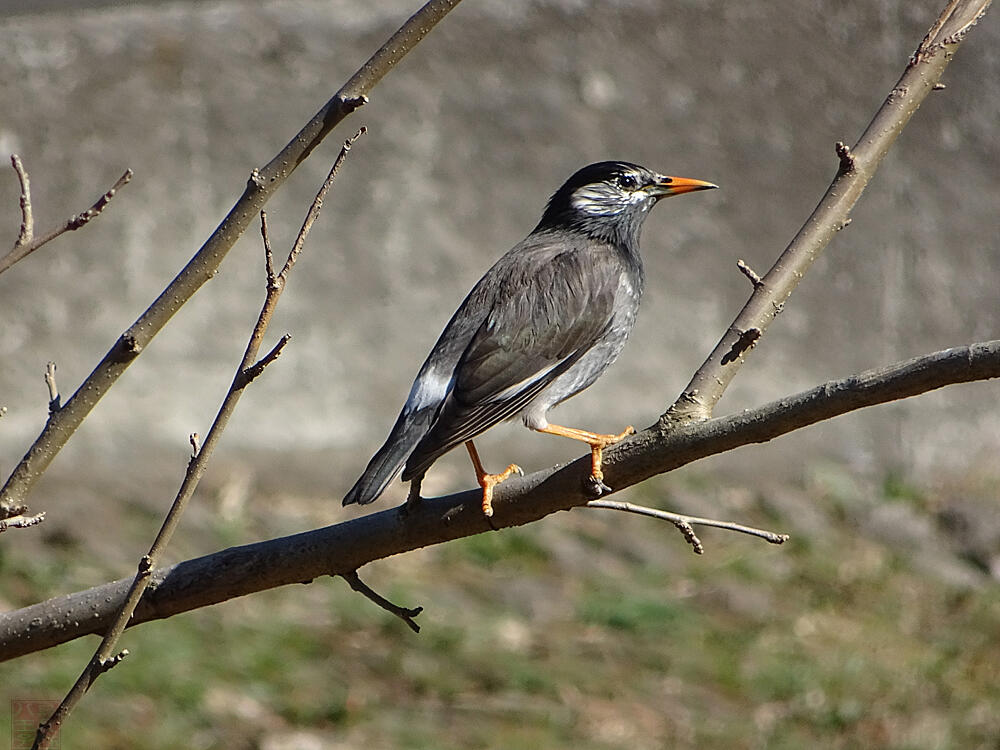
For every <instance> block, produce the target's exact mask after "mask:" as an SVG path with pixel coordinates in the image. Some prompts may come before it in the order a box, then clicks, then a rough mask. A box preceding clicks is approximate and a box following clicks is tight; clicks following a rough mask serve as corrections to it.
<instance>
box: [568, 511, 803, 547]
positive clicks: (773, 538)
mask: <svg viewBox="0 0 1000 750" xmlns="http://www.w3.org/2000/svg"><path fill="white" fill-rule="evenodd" d="M587 507H588V508H606V509H608V510H620V511H623V512H625V513H636V514H638V515H640V516H649V517H650V518H659V519H660V520H661V521H669V522H670V523H672V524H673V525H674V526H676V527H677V528H678V529H680V531H681V533H683V534H684V536H685V538H686V539H687V540H688V543H690V544H691V546H692V547H694V551H695V553H697V554H699V555H700V554H702V553H703V552H704V551H705V548H704V547H702V546H701V542H700V541H699V540H698V537H696V536H694V530H693V529H691V527H692V526H712V527H713V528H716V529H726V530H727V531H737V532H739V533H741V534H749V535H750V536H755V537H758V538H760V539H763V540H764V541H766V542H770V543H771V544H784V543H785V542H787V541H788V538H789V537H788V534H775V533H774V532H773V531H767V530H765V529H757V528H754V527H753V526H744V525H743V524H740V523H733V522H732V521H717V520H715V519H713V518H701V517H700V516H687V515H682V514H680V513H671V512H670V511H666V510H659V509H657V508H647V507H646V506H645V505H636V504H634V503H625V502H620V501H618V500H591V501H590V502H588V503H587ZM689 534H690V537H689V536H688V535H689Z"/></svg>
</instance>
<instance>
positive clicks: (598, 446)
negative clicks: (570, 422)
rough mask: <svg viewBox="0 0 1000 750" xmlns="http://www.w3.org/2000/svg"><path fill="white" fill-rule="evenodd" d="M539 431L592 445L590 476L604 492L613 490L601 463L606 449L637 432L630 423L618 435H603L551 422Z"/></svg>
mask: <svg viewBox="0 0 1000 750" xmlns="http://www.w3.org/2000/svg"><path fill="white" fill-rule="evenodd" d="M539 432H547V433H548V434H550V435H559V436H560V437H568V438H570V439H572V440H579V441H581V442H583V443H586V444H587V445H589V446H590V478H591V480H592V481H593V483H594V484H595V485H596V486H597V487H599V488H600V489H601V491H602V492H611V488H610V487H608V486H607V485H606V484H604V471H603V470H602V468H601V464H602V462H603V460H604V449H605V448H607V447H608V446H609V445H614V444H615V443H619V442H621V441H622V440H624V439H625V438H627V437H628V436H629V435H632V434H634V433H635V428H634V427H632V425H629V426H628V427H626V428H625V429H624V430H622V431H621V432H620V433H619V434H617V435H602V434H600V433H598V432H590V431H589V430H578V429H577V428H576V427H563V426H562V425H558V424H550V425H548V426H546V427H544V428H542V429H541V430H539Z"/></svg>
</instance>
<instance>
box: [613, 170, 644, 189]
mask: <svg viewBox="0 0 1000 750" xmlns="http://www.w3.org/2000/svg"><path fill="white" fill-rule="evenodd" d="M617 182H618V187H620V188H622V189H623V190H635V189H636V188H637V187H639V178H638V177H636V176H635V175H634V174H628V173H626V174H620V175H618V180H617Z"/></svg>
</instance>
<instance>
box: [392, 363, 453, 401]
mask: <svg viewBox="0 0 1000 750" xmlns="http://www.w3.org/2000/svg"><path fill="white" fill-rule="evenodd" d="M453 379H454V378H453V376H452V374H450V373H447V374H446V373H443V372H439V371H438V370H435V369H434V368H433V367H432V368H430V369H429V370H427V371H426V372H421V373H420V374H419V375H417V379H416V380H414V381H413V386H412V387H411V388H410V395H409V397H408V398H407V399H406V406H405V407H404V409H405V410H407V411H411V412H413V411H419V410H420V409H424V408H426V407H428V406H434V405H436V404H440V403H441V402H442V401H444V397H445V396H447V395H448V391H449V390H451V384H452V381H453Z"/></svg>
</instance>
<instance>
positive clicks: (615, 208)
mask: <svg viewBox="0 0 1000 750" xmlns="http://www.w3.org/2000/svg"><path fill="white" fill-rule="evenodd" d="M645 198H646V195H645V194H644V193H643V192H642V191H641V190H637V191H635V192H634V193H623V192H621V191H620V190H615V189H613V188H610V187H608V186H606V185H599V184H595V185H584V186H583V187H582V188H579V189H578V190H576V191H575V192H574V193H573V197H572V199H571V200H570V203H571V204H572V206H573V208H574V209H576V210H577V211H582V212H583V213H586V214H590V215H591V216H614V215H615V214H618V213H621V212H622V211H624V210H625V209H626V208H627V207H628V206H630V205H632V204H634V203H641V202H642V201H643V200H644V199H645Z"/></svg>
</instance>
